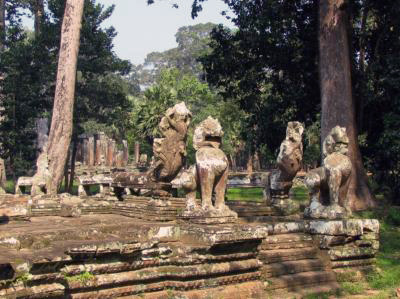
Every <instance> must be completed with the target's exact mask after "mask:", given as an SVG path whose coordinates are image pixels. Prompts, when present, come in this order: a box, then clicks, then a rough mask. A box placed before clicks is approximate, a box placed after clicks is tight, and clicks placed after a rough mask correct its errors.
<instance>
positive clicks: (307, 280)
mask: <svg viewBox="0 0 400 299" xmlns="http://www.w3.org/2000/svg"><path fill="white" fill-rule="evenodd" d="M267 282H268V286H266V290H275V289H287V290H289V291H295V290H297V289H298V288H299V287H304V286H305V285H317V284H325V283H327V282H336V276H335V274H334V273H333V272H328V271H310V272H301V273H296V274H289V275H282V276H280V277H277V278H274V277H273V278H269V279H268V280H267Z"/></svg>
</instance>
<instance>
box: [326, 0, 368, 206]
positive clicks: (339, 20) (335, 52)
mask: <svg viewBox="0 0 400 299" xmlns="http://www.w3.org/2000/svg"><path fill="white" fill-rule="evenodd" d="M319 3H320V4H319V72H320V87H321V102H322V115H321V138H322V140H324V138H325V137H326V136H327V135H328V133H329V131H330V130H331V129H332V128H333V127H334V126H336V125H340V126H343V127H346V129H347V133H348V135H349V140H350V144H349V157H350V159H351V161H352V163H353V171H352V175H351V181H350V187H349V192H348V203H349V205H350V207H351V209H352V210H363V209H366V208H368V207H372V206H373V205H374V200H373V197H372V195H371V192H370V190H369V188H368V185H367V176H366V173H365V169H364V166H363V163H362V159H361V154H360V150H359V147H358V140H357V139H358V138H357V136H358V135H357V128H356V118H355V107H354V106H355V105H354V102H353V97H352V88H351V72H350V67H351V66H350V55H349V44H348V35H347V26H348V25H349V24H348V21H349V20H348V15H347V11H346V10H347V3H346V1H345V0H321V1H320V2H319Z"/></svg>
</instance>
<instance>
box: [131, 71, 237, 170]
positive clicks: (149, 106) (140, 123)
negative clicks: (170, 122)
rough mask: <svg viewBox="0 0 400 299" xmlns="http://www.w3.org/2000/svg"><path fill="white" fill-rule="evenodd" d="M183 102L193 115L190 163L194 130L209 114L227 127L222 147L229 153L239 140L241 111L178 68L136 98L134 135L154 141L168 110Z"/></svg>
mask: <svg viewBox="0 0 400 299" xmlns="http://www.w3.org/2000/svg"><path fill="white" fill-rule="evenodd" d="M182 101H184V102H185V103H186V105H187V107H188V108H189V110H190V111H191V112H192V114H193V119H192V123H191V126H190V129H189V134H188V157H189V162H190V163H192V162H194V150H193V147H192V136H193V129H194V128H195V126H196V125H197V124H199V123H200V122H201V121H203V120H204V119H205V118H207V117H208V116H209V115H210V116H212V117H216V118H218V119H219V121H220V122H221V125H222V127H223V128H224V132H225V135H224V139H223V149H224V150H225V151H226V152H227V153H228V154H229V153H231V152H233V151H234V150H235V149H236V148H237V147H238V144H239V143H240V141H239V135H240V130H241V128H242V127H241V118H240V116H241V115H242V113H241V111H240V110H238V108H237V106H235V105H234V103H225V102H223V101H221V100H220V99H219V97H218V96H217V95H216V94H215V93H214V92H212V91H211V90H210V88H209V87H208V85H207V84H205V83H202V82H200V81H199V80H198V79H197V78H196V77H195V76H194V75H187V74H183V73H182V72H180V71H179V70H178V69H165V70H163V71H162V72H161V75H160V77H159V79H158V80H157V82H156V84H155V85H153V86H152V87H150V88H148V89H147V90H146V91H145V92H144V94H143V96H142V97H139V98H135V99H134V103H135V104H134V105H135V107H134V110H133V114H132V123H133V124H135V125H134V126H132V127H133V129H132V133H131V136H135V137H136V138H138V139H139V140H143V141H146V142H147V143H148V144H149V145H151V144H152V142H153V138H154V137H160V132H159V129H158V124H159V122H160V120H161V118H162V117H163V116H164V113H165V111H166V110H167V109H168V108H169V107H172V106H174V105H175V104H177V103H179V102H182Z"/></svg>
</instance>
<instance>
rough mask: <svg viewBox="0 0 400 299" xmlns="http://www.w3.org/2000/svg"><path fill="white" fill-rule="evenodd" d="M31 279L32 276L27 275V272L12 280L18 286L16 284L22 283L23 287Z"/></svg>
mask: <svg viewBox="0 0 400 299" xmlns="http://www.w3.org/2000/svg"><path fill="white" fill-rule="evenodd" d="M31 279H32V274H29V273H27V272H24V273H21V274H18V275H17V276H16V277H15V279H14V283H16V284H18V283H23V284H24V285H26V283H27V282H28V281H29V280H31Z"/></svg>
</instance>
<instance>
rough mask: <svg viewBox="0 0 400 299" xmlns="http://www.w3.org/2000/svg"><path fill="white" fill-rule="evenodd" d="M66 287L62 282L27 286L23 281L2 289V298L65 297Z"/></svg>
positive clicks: (39, 298)
mask: <svg viewBox="0 0 400 299" xmlns="http://www.w3.org/2000/svg"><path fill="white" fill-rule="evenodd" d="M64 290H65V287H64V286H63V285H62V284H60V283H50V284H41V285H39V286H31V287H29V288H26V287H25V286H24V285H23V283H20V284H16V285H13V287H10V288H7V289H1V290H0V298H24V299H42V298H63V295H64Z"/></svg>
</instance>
